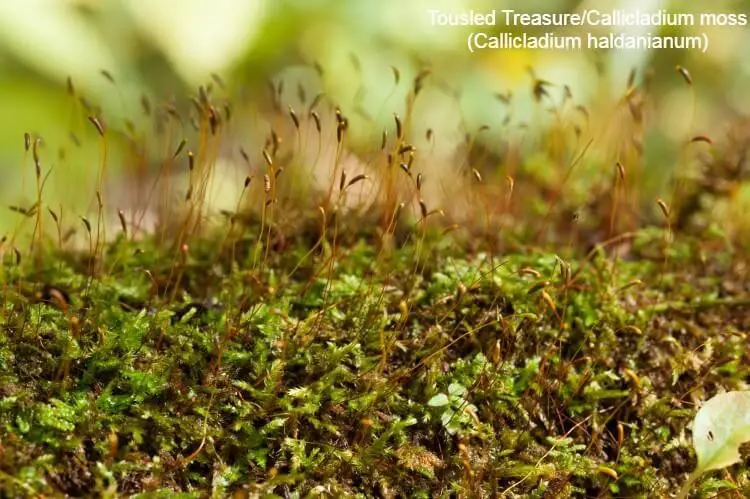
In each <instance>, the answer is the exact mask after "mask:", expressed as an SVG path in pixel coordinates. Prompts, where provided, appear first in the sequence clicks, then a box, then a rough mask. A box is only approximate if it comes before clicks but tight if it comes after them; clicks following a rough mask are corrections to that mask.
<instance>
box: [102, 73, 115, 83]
mask: <svg viewBox="0 0 750 499" xmlns="http://www.w3.org/2000/svg"><path fill="white" fill-rule="evenodd" d="M99 73H100V74H101V75H102V76H103V77H105V78H106V79H107V80H108V81H109V82H110V83H111V84H112V85H114V84H115V78H114V76H112V73H110V72H109V71H107V70H106V69H102V70H101V71H99Z"/></svg>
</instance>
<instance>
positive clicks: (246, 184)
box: [243, 176, 253, 189]
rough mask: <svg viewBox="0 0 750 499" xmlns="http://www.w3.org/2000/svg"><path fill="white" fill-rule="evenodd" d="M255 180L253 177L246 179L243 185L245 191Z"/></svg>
mask: <svg viewBox="0 0 750 499" xmlns="http://www.w3.org/2000/svg"><path fill="white" fill-rule="evenodd" d="M252 180H253V178H252V177H250V176H247V177H245V184H244V185H243V189H247V187H248V186H249V185H250V182H251V181H252Z"/></svg>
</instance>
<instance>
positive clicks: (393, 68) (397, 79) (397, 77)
mask: <svg viewBox="0 0 750 499" xmlns="http://www.w3.org/2000/svg"><path fill="white" fill-rule="evenodd" d="M391 71H392V72H393V80H394V81H395V83H396V85H398V84H399V82H400V81H401V73H400V72H399V70H398V68H397V67H396V66H391Z"/></svg>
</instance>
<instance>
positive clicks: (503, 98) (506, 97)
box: [495, 91, 513, 105]
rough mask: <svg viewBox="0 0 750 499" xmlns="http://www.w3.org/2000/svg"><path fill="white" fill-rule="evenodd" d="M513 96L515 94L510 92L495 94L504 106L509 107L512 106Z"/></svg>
mask: <svg viewBox="0 0 750 499" xmlns="http://www.w3.org/2000/svg"><path fill="white" fill-rule="evenodd" d="M512 95H513V94H511V93H510V91H508V92H506V93H504V94H500V93H497V94H495V98H496V99H497V100H499V101H500V102H502V103H503V104H506V105H507V104H510V98H511V96H512Z"/></svg>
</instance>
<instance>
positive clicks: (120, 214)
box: [117, 210, 128, 236]
mask: <svg viewBox="0 0 750 499" xmlns="http://www.w3.org/2000/svg"><path fill="white" fill-rule="evenodd" d="M117 216H118V217H119V218H120V228H121V229H122V233H123V234H125V235H126V236H127V235H128V224H127V222H126V221H125V213H123V211H122V210H117Z"/></svg>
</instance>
